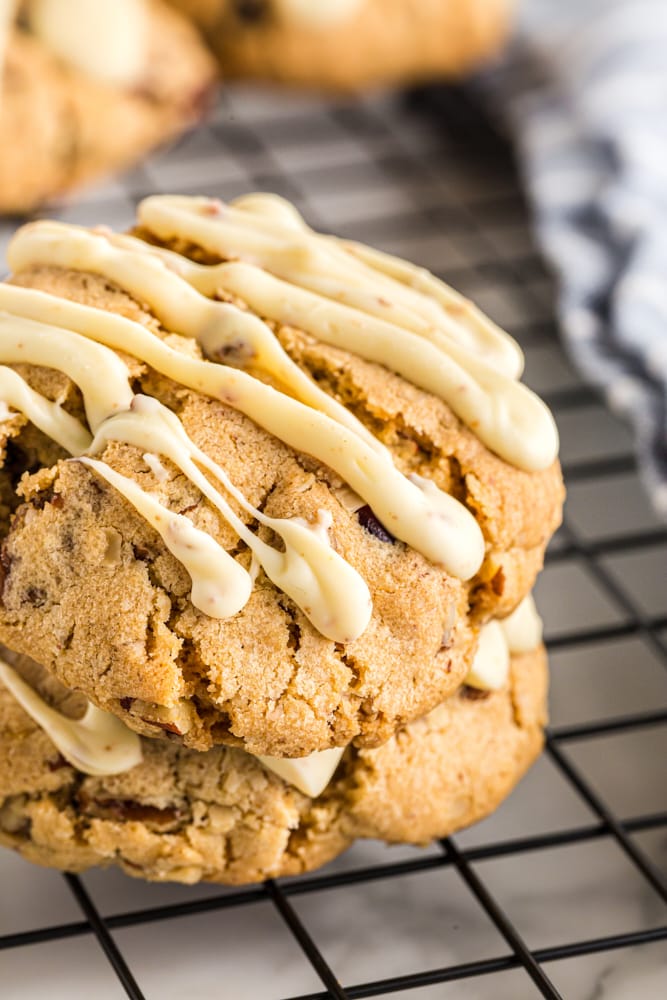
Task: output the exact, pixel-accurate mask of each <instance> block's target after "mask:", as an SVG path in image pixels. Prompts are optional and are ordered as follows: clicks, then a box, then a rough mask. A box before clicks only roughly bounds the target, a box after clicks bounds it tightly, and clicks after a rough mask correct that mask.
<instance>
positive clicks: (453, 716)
mask: <svg viewBox="0 0 667 1000" xmlns="http://www.w3.org/2000/svg"><path fill="white" fill-rule="evenodd" d="M32 675H33V682H34V678H35V676H36V674H35V669H34V667H33V670H32ZM39 686H40V688H41V690H42V691H43V692H45V693H48V694H49V695H50V697H51V699H52V700H53V701H54V702H56V703H60V704H61V707H63V706H62V701H63V699H64V698H65V696H66V692H64V690H63V689H61V688H59V686H58V684H57V682H55V681H54V680H53V678H46V677H45V676H42V678H41V680H40V681H39ZM545 699H546V658H545V655H544V651H543V650H542V649H537V650H535V651H533V652H532V653H526V654H523V655H521V656H514V657H513V658H512V664H511V673H510V681H509V684H507V685H506V686H505V687H504V688H503V689H502V690H499V691H495V692H490V693H485V694H483V695H481V696H480V693H479V692H473V691H472V690H471V689H469V688H465V687H464V688H462V689H460V690H459V692H458V693H456V694H454V695H453V696H452V697H451V698H449V699H448V700H447V701H446V702H444V703H443V704H442V705H440V706H439V707H438V708H436V709H435V710H434V711H432V712H431V713H430V714H429V715H427V716H426V717H424V718H422V719H419V720H417V721H415V722H412V723H410V724H409V725H407V726H405V727H403V728H402V729H401V730H400V731H399V732H397V733H396V735H395V736H394V737H393V738H392V739H391V740H390V741H389V742H388V743H385V745H384V746H382V747H380V748H378V749H375V750H355V749H353V748H348V750H347V751H346V752H345V755H344V757H343V759H342V761H341V763H340V766H339V768H338V770H337V772H336V774H335V776H334V779H333V781H332V782H331V784H330V785H329V787H328V788H327V789H326V791H325V792H324V793H323V794H322V795H320V796H319V797H318V798H315V799H313V798H309V797H307V796H305V795H302V794H301V793H300V792H298V791H297V790H296V789H295V788H293V787H292V786H291V785H288V784H286V783H285V782H284V781H283V780H282V779H281V778H278V777H276V776H275V775H274V774H271V773H270V772H268V771H267V770H265V769H264V768H263V767H262V765H261V764H260V763H259V762H258V761H257V760H255V759H254V758H253V757H251V756H249V755H248V754H246V753H244V752H243V751H241V750H236V749H234V748H216V749H214V750H210V751H208V752H206V753H197V752H196V751H191V750H187V749H184V748H183V747H179V746H177V745H176V744H174V743H167V742H164V741H159V740H142V745H143V755H144V756H143V761H142V763H141V764H139V765H138V766H136V767H134V768H133V769H132V770H131V771H127V772H125V773H123V774H119V775H116V776H113V777H105V778H95V777H89V776H86V775H84V774H82V773H80V772H78V771H76V770H75V769H74V768H72V767H71V766H69V765H68V763H67V761H66V760H64V758H63V757H62V756H60V754H59V753H58V752H57V750H56V749H55V747H54V746H53V744H52V743H51V742H50V740H49V738H48V737H47V736H46V734H45V733H44V732H43V731H42V730H41V729H39V728H38V727H37V725H36V724H35V723H34V722H33V720H32V719H31V718H30V717H29V716H28V715H27V714H26V713H25V712H24V711H23V709H21V708H20V707H19V705H18V703H17V702H16V701H14V699H13V698H12V696H11V695H10V694H9V692H8V691H7V690H6V689H5V688H4V687H3V686H2V684H0V843H2V844H4V845H5V846H7V847H10V848H13V849H14V850H16V851H18V852H19V853H20V854H21V855H22V856H23V857H24V858H26V859H28V860H30V861H33V862H37V863H38V864H43V865H49V866H52V867H56V868H62V869H65V870H67V871H83V870H85V869H87V868H90V867H92V866H94V865H113V864H116V865H118V866H119V867H120V868H122V870H123V871H124V872H126V873H127V874H128V875H132V876H134V877H138V878H146V879H152V880H155V881H179V882H198V881H200V880H206V881H211V882H225V883H243V882H254V881H261V880H263V879H266V878H270V877H277V876H280V875H295V874H298V873H300V872H305V871H309V870H310V869H312V868H316V867H317V866H318V865H321V864H323V863H324V862H326V861H328V860H330V859H331V858H333V857H335V856H336V855H337V854H339V853H340V852H341V851H343V850H345V848H347V847H348V846H349V845H350V844H351V843H352V842H353V841H354V840H355V838H357V837H377V838H381V839H383V840H386V841H389V842H401V843H403V842H410V843H416V844H425V843H427V842H428V841H429V840H431V839H432V838H434V837H442V836H446V835H448V834H450V833H452V832H453V831H455V830H458V829H461V828H462V827H464V826H467V825H469V824H470V823H473V822H475V821H477V820H479V819H481V818H482V817H484V816H486V815H487V814H488V813H489V812H491V811H492V810H493V809H494V808H495V807H496V806H497V805H498V804H499V803H500V802H501V801H502V800H503V799H504V798H505V796H506V795H508V794H509V792H510V791H511V789H512V788H513V787H514V785H515V784H516V782H517V781H518V780H519V778H520V777H521V776H522V774H523V773H524V771H525V770H526V768H527V767H528V766H529V765H530V763H531V762H532V761H533V759H534V758H535V757H536V756H537V754H538V753H539V750H540V748H541V745H542V727H543V725H544V722H545ZM69 700H70V706H69V709H70V711H71V712H72V714H75V712H76V710H77V706H76V703H75V698H74V699H73V698H72V696H71V695H70V696H69Z"/></svg>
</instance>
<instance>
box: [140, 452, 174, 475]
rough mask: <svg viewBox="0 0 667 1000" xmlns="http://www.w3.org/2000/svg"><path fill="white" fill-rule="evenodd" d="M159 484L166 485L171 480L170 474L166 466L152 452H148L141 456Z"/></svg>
mask: <svg viewBox="0 0 667 1000" xmlns="http://www.w3.org/2000/svg"><path fill="white" fill-rule="evenodd" d="M141 457H142V458H143V460H144V462H145V463H146V465H147V466H148V468H149V469H150V470H151V472H152V473H153V475H154V476H155V478H156V479H157V481H158V482H159V483H166V482H167V481H168V480H169V473H168V471H167V470H166V469H165V467H164V465H163V464H162V462H161V461H160V459H159V458H158V457H157V455H153V454H152V452H150V451H146V452H144V454H143V455H142V456H141Z"/></svg>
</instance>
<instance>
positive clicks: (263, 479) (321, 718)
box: [0, 197, 562, 757]
mask: <svg viewBox="0 0 667 1000" xmlns="http://www.w3.org/2000/svg"><path fill="white" fill-rule="evenodd" d="M174 213H176V214H175V215H174ZM139 220H140V223H141V229H140V230H139V231H140V232H141V233H142V235H143V236H144V240H138V239H136V238H130V237H115V236H114V235H113V234H110V233H102V232H91V231H88V230H81V229H77V228H76V227H71V226H64V225H62V224H57V223H38V224H34V225H32V226H28V227H26V228H25V229H24V230H21V231H19V233H18V234H17V236H16V237H15V239H14V241H13V243H12V246H11V248H10V252H9V256H10V263H11V266H12V268H13V270H14V277H13V279H12V280H13V284H12V285H7V284H3V285H0V307H1V308H2V309H4V310H6V311H8V312H9V313H11V314H13V316H12V319H11V320H8V321H2V320H0V325H2V324H3V322H4V324H5V330H6V333H5V334H4V335H3V344H4V346H3V348H2V349H3V350H4V352H5V353H4V356H3V358H2V359H0V360H2V361H4V362H6V363H7V364H9V365H11V366H13V367H12V368H11V370H10V369H5V374H4V375H3V374H2V370H0V389H2V391H3V393H4V398H5V400H6V402H7V403H8V404H9V406H10V411H11V412H13V411H14V410H18V411H19V412H18V413H16V415H14V416H13V417H11V418H10V419H7V420H5V421H4V423H2V424H1V425H0V430H2V431H3V432H4V434H5V441H6V454H5V472H4V477H5V490H4V495H5V507H6V510H7V511H8V512H9V511H11V510H13V511H14V512H13V514H11V519H10V522H9V523H8V525H7V533H6V536H5V538H4V542H3V545H2V550H1V554H0V562H1V565H2V569H3V577H4V579H3V586H2V593H1V604H0V639H1V640H2V641H3V642H4V643H5V644H6V645H7V646H9V647H10V648H12V649H15V650H17V651H20V652H25V653H29V654H30V655H33V656H35V657H37V658H39V660H40V662H42V663H44V664H45V666H46V667H47V669H49V670H50V671H53V672H54V673H55V674H56V675H57V676H58V678H59V679H60V680H61V681H62V682H63V683H64V684H65V685H66V686H67V687H69V688H72V689H76V690H80V691H83V692H84V693H85V694H86V695H87V696H88V697H89V698H90V699H91V700H92V701H93V702H94V703H95V704H96V705H98V706H100V707H101V708H103V709H105V710H107V711H109V712H112V713H114V714H116V715H117V716H118V717H119V718H121V719H122V720H123V721H124V722H126V723H127V725H128V726H130V727H131V728H133V729H134V730H136V731H137V732H139V733H142V734H143V735H146V736H153V737H155V736H163V737H164V738H168V739H170V740H171V741H174V742H177V741H179V742H182V743H183V744H184V745H186V746H188V747H191V748H193V749H195V750H207V749H209V748H210V747H212V746H215V745H218V744H228V745H231V746H237V747H242V748H243V749H245V750H247V751H249V752H251V753H254V754H264V755H275V756H280V757H284V756H287V757H299V756H305V755H307V754H309V753H311V752H315V751H322V750H325V749H327V748H330V747H334V746H338V747H341V746H346V745H347V744H349V743H351V742H354V743H355V745H356V746H358V747H363V746H366V747H372V746H377V745H379V744H381V743H382V742H384V741H386V740H387V739H389V738H390V737H391V736H392V734H393V733H394V732H395V731H396V730H397V729H398V728H400V727H401V726H403V725H404V724H405V723H406V722H408V721H409V720H411V719H414V718H417V717H419V716H421V715H423V714H424V713H425V712H428V711H429V710H431V709H432V708H434V707H435V706H436V705H438V704H439V703H440V702H442V701H443V700H444V699H446V698H447V697H449V696H450V695H451V694H453V692H454V691H456V690H457V688H458V687H459V686H460V685H461V683H462V682H463V681H464V680H465V678H466V676H467V675H468V673H469V670H470V667H471V663H472V659H473V657H474V654H475V648H476V644H477V640H478V634H479V629H480V626H481V625H482V624H483V623H484V622H485V621H487V620H488V619H489V618H490V617H492V616H495V617H502V616H504V615H506V614H508V613H509V612H510V611H511V610H512V609H513V608H514V607H515V606H516V605H517V604H518V603H519V601H520V600H521V599H522V598H523V597H524V596H525V595H526V594H527V593H528V591H529V590H530V589H531V587H532V583H533V580H534V577H535V574H536V572H537V570H538V568H539V566H540V565H541V562H542V557H543V553H544V548H545V545H546V542H547V540H548V538H549V537H550V535H551V533H552V531H553V530H554V528H555V526H556V525H557V523H558V521H559V519H560V512H561V504H562V481H561V476H560V471H559V467H558V463H557V461H556V460H555V459H554V455H555V449H556V447H557V440H556V438H555V432H554V430H553V425H552V422H551V417H550V415H549V414H548V412H547V411H546V410H545V408H544V407H543V405H542V404H541V403H539V401H538V400H537V399H536V397H534V396H532V395H531V394H529V393H528V391H527V390H525V389H523V388H521V387H520V386H519V384H518V382H517V381H516V376H517V375H518V371H519V368H520V357H519V353H518V349H517V348H516V345H513V344H512V342H511V341H509V339H508V338H506V337H505V335H503V334H501V332H500V331H498V330H497V328H495V327H494V326H493V324H491V323H490V322H489V321H487V320H485V319H484V318H483V317H482V316H481V314H479V313H478V312H477V311H476V310H474V308H473V307H472V306H471V305H470V304H469V303H466V302H465V301H464V300H462V299H461V298H460V297H458V296H456V294H455V293H454V292H452V291H451V290H450V289H447V288H446V286H444V285H441V284H440V283H438V282H436V281H435V279H433V278H431V277H430V276H429V275H427V274H426V273H425V272H422V271H420V270H418V269H411V268H410V267H409V266H408V265H406V264H403V263H402V262H399V261H397V260H394V259H393V258H388V257H384V256H382V255H376V254H373V252H372V251H370V250H366V249H364V248H361V247H353V246H351V245H347V244H344V243H338V242H336V241H333V240H332V239H331V238H330V237H318V236H316V235H315V234H313V233H311V232H310V231H309V230H307V229H306V228H305V226H304V225H303V223H302V222H301V221H299V219H298V217H297V216H296V213H295V212H294V211H293V209H291V208H290V207H289V206H287V205H286V204H285V203H284V202H282V201H281V200H280V199H275V198H270V197H265V198H262V197H259V198H257V197H256V198H254V199H249V200H248V199H247V200H245V201H243V202H240V203H237V204H236V205H235V206H232V207H225V206H221V205H219V204H218V203H216V202H210V201H208V200H207V199H170V198H158V199H149V200H148V202H146V203H145V204H144V205H142V206H141V207H140V211H139ZM149 239H150V240H152V241H153V242H152V243H150V242H148V241H149ZM197 240H199V242H197ZM228 240H231V241H232V243H233V246H232V245H231V244H230V245H229V247H228V248H227V250H226V251H225V253H226V254H227V256H229V257H234V258H236V259H235V260H234V261H232V262H231V263H230V264H224V263H223V264H216V263H215V260H219V259H221V258H223V257H224V256H225V253H223V250H224V247H223V246H222V244H226V241H228ZM156 242H162V243H163V244H165V245H168V246H170V247H171V248H172V249H171V250H169V251H165V250H163V249H160V248H159V247H157V246H155V245H154V244H155V243H156ZM215 247H217V253H214V249H215ZM175 250H178V251H179V252H178V253H176V252H174V251H175ZM186 254H189V256H185V255H186ZM191 258H195V259H197V260H198V261H199V263H192V260H191ZM246 258H247V259H248V260H251V261H252V264H246V263H245V259H246ZM276 275H278V276H279V277H277V276H276ZM198 289H199V290H198ZM202 289H203V290H204V291H202ZM241 293H243V294H241ZM209 296H212V297H209ZM339 300H340V301H339ZM19 317H20V319H19ZM260 318H261V319H260ZM262 320H265V322H262ZM435 323H440V325H441V330H436V328H435V326H433V324H435ZM45 324H50V325H45ZM77 331H78V332H77ZM414 331H420V332H419V333H416V332H414ZM92 338H94V339H92ZM103 343H106V344H108V345H112V346H115V347H116V348H117V349H118V350H120V354H119V353H114V352H113V351H111V350H110V349H109V348H108V347H104V346H102V344H103ZM351 348H352V349H351ZM383 351H385V354H384V355H383V353H382V352H383ZM204 352H206V353H207V355H208V357H209V358H213V359H214V361H218V362H219V361H223V362H226V363H224V364H219V363H212V362H211V361H205V360H202V356H203V353H204ZM353 352H354V353H353ZM47 354H48V356H47ZM481 356H483V357H484V358H486V359H493V362H494V368H491V367H490V366H489V364H488V363H487V362H485V361H482V360H481ZM383 357H384V358H385V359H386V363H384V364H382V363H380V359H381V358H383ZM142 359H143V360H142ZM455 359H458V361H455ZM18 362H26V363H25V364H18V365H17V363H18ZM44 366H50V367H44ZM58 369H60V370H58ZM7 371H10V374H11V377H10V376H9V375H7ZM510 371H511V372H513V375H511V376H510V375H509V374H507V372H510ZM503 372H505V374H503ZM17 376H18V380H17ZM409 379H413V380H414V382H413V381H409ZM17 381H18V386H17V384H16V383H17ZM73 382H78V384H79V386H81V388H82V389H83V397H82V395H81V393H80V391H79V390H77V389H75V388H74V386H73ZM419 383H422V384H421V385H420V384H419ZM424 385H427V386H430V390H428V389H425V388H424ZM22 387H29V388H28V393H29V394H28V395H27V396H26V394H25V392H24V389H23V388H22ZM19 389H20V390H21V392H23V395H21V394H20V392H19ZM198 390H199V391H198ZM436 391H438V392H440V395H439V396H438V395H436V394H435V392H436ZM30 393H32V395H30ZM10 396H11V398H10ZM445 397H447V399H446V398H445ZM49 400H51V401H55V402H56V403H57V404H58V405H57V406H55V407H54V406H53V402H51V403H49V402H48V401H49ZM60 404H62V405H60ZM49 406H50V407H51V409H50V410H48V407H49ZM45 408H46V410H45ZM454 408H456V410H457V411H458V413H459V414H461V416H457V414H456V412H455V409H454ZM114 413H115V415H114ZM25 414H27V416H26V415H25ZM109 414H111V416H109ZM526 414H528V418H527V417H526ZM56 418H57V419H56ZM464 420H467V421H468V423H470V424H471V425H472V424H474V425H475V426H474V429H473V427H472V426H468V423H466V422H464ZM35 421H37V424H38V426H39V427H41V429H42V430H41V431H36V430H35V426H34V425H35ZM86 421H88V424H89V426H90V428H92V429H93V430H94V432H95V435H96V437H95V442H94V443H93V444H92V446H91V435H90V430H89V427H88V426H86V425H85V422H86ZM482 438H483V439H484V440H482ZM53 439H55V440H56V442H57V443H56V444H55V445H54V443H53ZM484 441H486V443H484ZM58 443H59V444H60V445H61V447H60V450H58ZM492 448H494V449H496V451H498V450H499V451H501V452H502V453H503V454H504V455H505V457H501V456H500V455H499V454H497V453H495V452H494V451H493V450H492ZM68 453H69V454H70V455H75V456H77V455H78V456H81V457H80V458H79V459H78V460H76V461H72V460H70V459H68V458H67V455H68ZM84 453H86V454H85V455H84ZM88 456H93V457H92V458H91V457H88ZM509 459H511V462H510V460H509ZM519 463H520V464H521V465H522V466H524V467H523V468H520V467H518V464H519ZM204 472H205V473H206V475H204Z"/></svg>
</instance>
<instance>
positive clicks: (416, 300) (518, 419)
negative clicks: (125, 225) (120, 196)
mask: <svg viewBox="0 0 667 1000" xmlns="http://www.w3.org/2000/svg"><path fill="white" fill-rule="evenodd" d="M284 205H285V203H284V202H282V201H281V200H280V199H277V198H275V197H274V196H269V195H252V196H249V198H246V199H240V200H238V201H237V202H235V203H234V204H233V205H222V204H221V203H218V202H211V201H210V200H209V199H204V198H187V197H184V196H183V197H180V196H154V197H151V198H147V199H146V200H145V201H144V202H142V203H141V205H140V206H139V210H138V214H139V220H140V222H141V223H143V224H144V225H146V226H147V227H148V228H149V229H150V230H151V232H153V233H155V234H156V235H157V236H158V237H159V238H161V239H164V240H169V239H174V238H184V239H186V240H191V241H192V242H193V243H196V244H197V245H199V246H202V247H204V249H206V250H207V251H209V252H211V253H214V254H216V255H219V256H221V257H225V258H228V259H229V261H228V262H226V263H222V264H218V265H212V266H209V267H208V268H206V267H203V266H202V265H194V266H190V265H188V264H186V265H185V266H183V265H181V267H180V272H179V273H181V274H183V276H184V277H186V278H187V280H189V281H191V282H193V283H198V285H199V287H200V288H201V289H202V290H205V291H207V292H208V293H209V294H210V290H211V282H213V283H214V284H215V285H216V286H217V287H219V288H224V289H225V290H226V291H228V292H231V293H233V294H235V295H238V296H240V297H241V298H242V299H244V300H245V301H246V302H247V303H248V304H249V305H250V306H251V307H252V308H253V309H255V310H256V311H257V312H259V313H260V314H261V315H263V316H266V317H268V318H270V319H273V320H275V321H277V322H281V323H291V324H293V325H294V326H297V327H299V328H301V329H304V330H306V331H307V332H308V333H311V334H312V335H313V336H315V337H316V338H317V339H319V340H321V341H323V342H324V343H328V344H331V345H333V346H337V347H341V348H344V349H345V350H348V351H352V352H353V353H356V354H358V355H360V356H361V357H364V358H366V359H367V360H370V361H375V362H378V363H380V364H383V365H385V366H386V367H389V368H391V369H393V370H394V371H396V372H398V373H399V374H400V375H402V376H403V377H405V378H406V379H408V380H409V381H411V382H413V383H414V384H415V385H417V386H420V387H421V388H423V389H425V390H427V391H429V392H432V393H433V394H434V395H437V396H440V397H441V398H442V399H444V400H445V401H446V402H447V403H448V404H449V405H450V406H451V407H452V409H453V410H454V411H455V412H456V413H457V415H458V416H459V417H460V418H461V419H462V420H463V421H464V422H465V423H467V424H468V425H469V426H470V427H471V428H472V429H474V431H475V433H476V434H477V435H478V436H479V437H480V438H481V440H483V441H484V443H485V444H487V445H488V447H490V448H491V449H492V450H493V451H495V452H497V454H499V455H500V456H501V457H503V458H504V459H506V460H507V461H509V462H512V463H513V464H514V465H517V466H518V467H520V468H524V469H527V470H537V469H542V468H546V467H548V466H549V465H550V464H551V463H552V462H553V460H554V458H555V457H556V454H557V451H558V435H557V431H556V427H555V424H554V421H553V418H552V416H551V414H550V412H549V410H548V409H547V407H546V406H545V405H544V404H543V403H542V401H541V400H540V399H539V398H538V397H537V396H535V395H534V393H532V392H531V391H530V390H529V389H528V388H526V386H523V385H521V383H519V382H517V381H515V379H516V377H517V376H518V374H520V371H521V364H522V358H521V353H520V351H519V349H518V347H517V346H516V344H515V343H514V342H513V341H512V340H511V339H510V338H508V337H507V336H506V335H505V334H502V332H501V331H499V330H498V329H497V328H496V327H494V326H493V324H491V323H490V322H488V321H486V320H485V319H484V318H483V317H481V315H480V314H479V313H478V312H477V311H476V310H474V308H473V307H472V306H470V305H469V304H467V303H466V302H465V300H462V299H461V298H460V297H459V296H456V295H455V293H453V292H452V291H451V289H447V286H445V285H443V284H442V283H441V282H438V281H437V279H435V278H434V277H433V276H432V275H428V274H427V273H426V272H424V271H422V270H420V269H418V268H413V267H412V266H411V265H409V264H406V263H404V262H402V261H397V260H395V259H394V258H391V257H389V256H388V255H383V254H379V253H378V252H377V251H371V250H369V249H367V248H364V247H360V246H357V245H356V244H350V243H345V242H343V241H339V240H335V239H334V238H333V237H327V236H319V235H318V234H316V233H313V232H312V231H311V230H309V229H308V228H307V227H306V226H305V224H304V223H303V221H302V220H301V219H300V217H299V216H298V215H297V214H296V212H295V210H294V209H293V208H292V206H288V207H287V208H284ZM207 272H208V274H209V277H206V274H207Z"/></svg>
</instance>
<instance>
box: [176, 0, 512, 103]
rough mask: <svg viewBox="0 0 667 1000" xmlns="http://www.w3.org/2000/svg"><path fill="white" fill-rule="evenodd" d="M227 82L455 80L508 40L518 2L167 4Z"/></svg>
mask: <svg viewBox="0 0 667 1000" xmlns="http://www.w3.org/2000/svg"><path fill="white" fill-rule="evenodd" d="M170 2H172V3H174V4H175V6H177V7H179V8H180V9H181V10H183V11H185V12H186V13H188V14H190V15H191V16H192V17H193V18H194V19H195V20H196V21H197V23H198V24H199V25H200V26H201V27H202V28H203V29H204V31H205V33H206V35H207V36H208V38H209V40H210V42H211V44H212V47H213V48H214V50H215V52H216V54H217V56H218V58H219V60H220V65H221V67H222V71H223V74H224V75H225V77H228V76H231V77H255V78H257V79H265V80H266V79H269V80H280V81H284V82H286V83H294V84H301V85H305V86H311V87H321V88H326V89H333V90H342V91H354V90H359V89H361V88H363V87H366V86H372V85H382V84H391V83H408V82H416V81H422V80H427V79H434V78H442V77H456V76H460V75H462V74H463V73H465V72H466V71H468V70H470V69H472V68H473V67H475V66H477V65H478V64H480V63H481V62H483V61H484V60H485V59H487V58H489V57H490V56H492V55H493V54H495V52H496V51H498V49H499V48H500V47H501V45H502V43H503V42H504V40H505V38H506V35H507V32H508V28H509V25H510V21H511V14H512V11H513V8H514V6H515V0H170Z"/></svg>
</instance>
